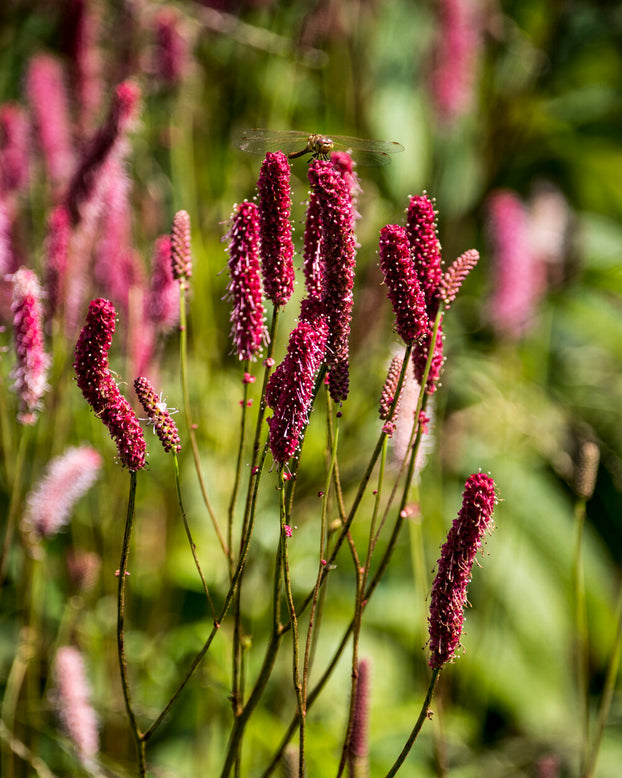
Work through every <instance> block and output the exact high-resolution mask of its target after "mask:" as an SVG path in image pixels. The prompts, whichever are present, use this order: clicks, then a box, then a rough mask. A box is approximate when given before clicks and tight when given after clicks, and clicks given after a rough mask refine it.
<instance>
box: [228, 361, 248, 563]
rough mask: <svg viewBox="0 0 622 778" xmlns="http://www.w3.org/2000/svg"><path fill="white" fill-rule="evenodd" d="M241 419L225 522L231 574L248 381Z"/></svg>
mask: <svg viewBox="0 0 622 778" xmlns="http://www.w3.org/2000/svg"><path fill="white" fill-rule="evenodd" d="M242 370H243V372H244V375H246V374H247V373H248V370H249V360H248V359H247V360H245V362H244V365H243V367H242ZM241 405H242V419H241V421H240V439H239V443H238V457H237V462H236V467H235V478H234V481H233V489H232V490H231V499H230V501H229V513H228V523H227V546H228V547H229V572H230V575H233V567H234V560H233V519H234V514H235V503H236V501H237V498H238V491H239V488H240V479H241V477H242V460H243V455H244V439H245V438H246V419H247V417H248V382H247V381H244V391H243V396H242V403H241Z"/></svg>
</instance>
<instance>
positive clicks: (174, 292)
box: [147, 235, 179, 332]
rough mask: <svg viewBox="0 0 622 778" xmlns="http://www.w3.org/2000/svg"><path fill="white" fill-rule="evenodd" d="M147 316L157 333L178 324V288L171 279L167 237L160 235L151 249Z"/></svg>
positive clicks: (171, 272)
mask: <svg viewBox="0 0 622 778" xmlns="http://www.w3.org/2000/svg"><path fill="white" fill-rule="evenodd" d="M147 315H148V316H149V319H150V321H151V323H152V324H153V325H154V327H155V328H156V329H157V330H158V331H159V332H169V331H170V330H171V329H172V328H173V327H174V326H175V325H176V324H177V323H178V322H179V287H178V285H177V284H176V283H175V279H174V278H173V271H172V265H171V239H170V236H169V235H161V236H160V237H159V238H158V239H157V240H156V242H155V246H154V249H153V260H152V263H151V288H150V290H149V298H148V302H147Z"/></svg>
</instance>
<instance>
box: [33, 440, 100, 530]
mask: <svg viewBox="0 0 622 778" xmlns="http://www.w3.org/2000/svg"><path fill="white" fill-rule="evenodd" d="M101 463H102V458H101V456H100V455H99V454H98V453H97V451H95V449H94V448H91V447H90V446H77V447H71V448H68V449H66V450H65V452H64V453H63V454H62V455H61V456H58V457H55V458H54V459H52V460H51V461H50V462H49V463H48V465H47V467H46V469H45V472H44V474H43V476H42V477H41V478H40V479H39V481H38V483H37V484H36V486H35V487H34V489H33V490H32V491H31V492H30V494H29V495H28V497H27V498H26V507H25V510H24V515H23V518H22V528H23V529H24V530H25V531H26V532H32V533H33V534H34V535H35V537H37V538H49V537H51V536H52V535H55V534H56V533H57V532H58V531H59V530H61V529H62V528H63V527H64V526H65V525H66V524H67V523H68V522H69V519H70V517H71V511H72V510H73V507H74V505H75V504H76V502H77V501H78V500H79V499H80V498H81V497H82V496H83V495H84V494H86V492H87V491H88V490H89V489H90V488H91V486H92V485H93V483H94V482H95V479H96V478H97V476H98V475H99V470H100V468H101Z"/></svg>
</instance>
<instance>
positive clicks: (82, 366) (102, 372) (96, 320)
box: [73, 298, 147, 472]
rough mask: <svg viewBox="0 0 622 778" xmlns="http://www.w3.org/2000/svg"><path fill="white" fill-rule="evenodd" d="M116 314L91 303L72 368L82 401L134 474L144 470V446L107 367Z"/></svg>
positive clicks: (99, 302)
mask: <svg viewBox="0 0 622 778" xmlns="http://www.w3.org/2000/svg"><path fill="white" fill-rule="evenodd" d="M115 316H116V312H115V309H114V305H113V304H112V303H111V302H110V301H109V300H104V299H102V298H100V299H97V300H92V301H91V304H90V305H89V311H88V314H87V317H86V324H85V325H84V327H83V328H82V331H81V332H80V336H79V337H78V342H77V344H76V349H75V360H74V363H73V368H74V371H75V374H76V379H77V383H78V386H79V388H80V390H81V391H82V394H83V395H84V399H85V400H86V401H87V402H88V403H89V405H90V406H91V407H92V408H93V410H94V411H95V413H96V414H97V416H99V418H100V419H101V420H102V422H103V423H104V425H105V426H106V427H107V429H108V432H109V433H110V436H111V437H112V439H113V441H114V442H115V443H116V446H117V453H118V456H119V460H120V462H121V464H122V465H123V466H124V467H127V469H128V470H130V471H132V472H134V471H136V470H140V469H141V468H143V467H144V466H145V453H146V448H147V446H146V443H145V438H144V436H143V431H142V429H141V426H140V423H139V421H138V419H137V418H136V414H135V413H134V411H133V410H132V406H131V405H130V404H129V402H128V401H127V400H126V399H125V397H123V396H122V395H121V392H120V391H119V387H118V386H117V384H116V382H115V380H114V378H113V377H112V374H111V373H110V368H109V365H108V351H109V349H110V345H111V343H112V336H113V334H114V330H115Z"/></svg>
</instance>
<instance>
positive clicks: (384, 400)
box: [378, 354, 404, 425]
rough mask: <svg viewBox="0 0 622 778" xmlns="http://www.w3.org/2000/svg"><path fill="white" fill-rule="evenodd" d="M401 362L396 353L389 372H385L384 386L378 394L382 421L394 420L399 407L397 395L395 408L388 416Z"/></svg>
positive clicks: (379, 413) (391, 421)
mask: <svg viewBox="0 0 622 778" xmlns="http://www.w3.org/2000/svg"><path fill="white" fill-rule="evenodd" d="M403 364H404V360H403V359H402V357H401V356H400V355H399V354H396V355H395V356H394V357H393V359H392V360H391V364H390V365H389V372H388V373H387V377H386V379H385V381H384V386H383V387H382V394H381V396H380V403H379V408H378V415H379V416H380V418H381V420H382V421H386V422H389V423H390V424H391V425H392V424H393V422H394V421H395V419H396V417H397V414H398V411H399V409H400V398H399V397H398V399H397V402H396V403H395V409H394V410H393V413H392V414H391V418H389V412H390V410H391V405H392V404H393V400H395V393H396V392H397V383H398V381H399V377H400V373H401V372H402V366H403Z"/></svg>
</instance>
